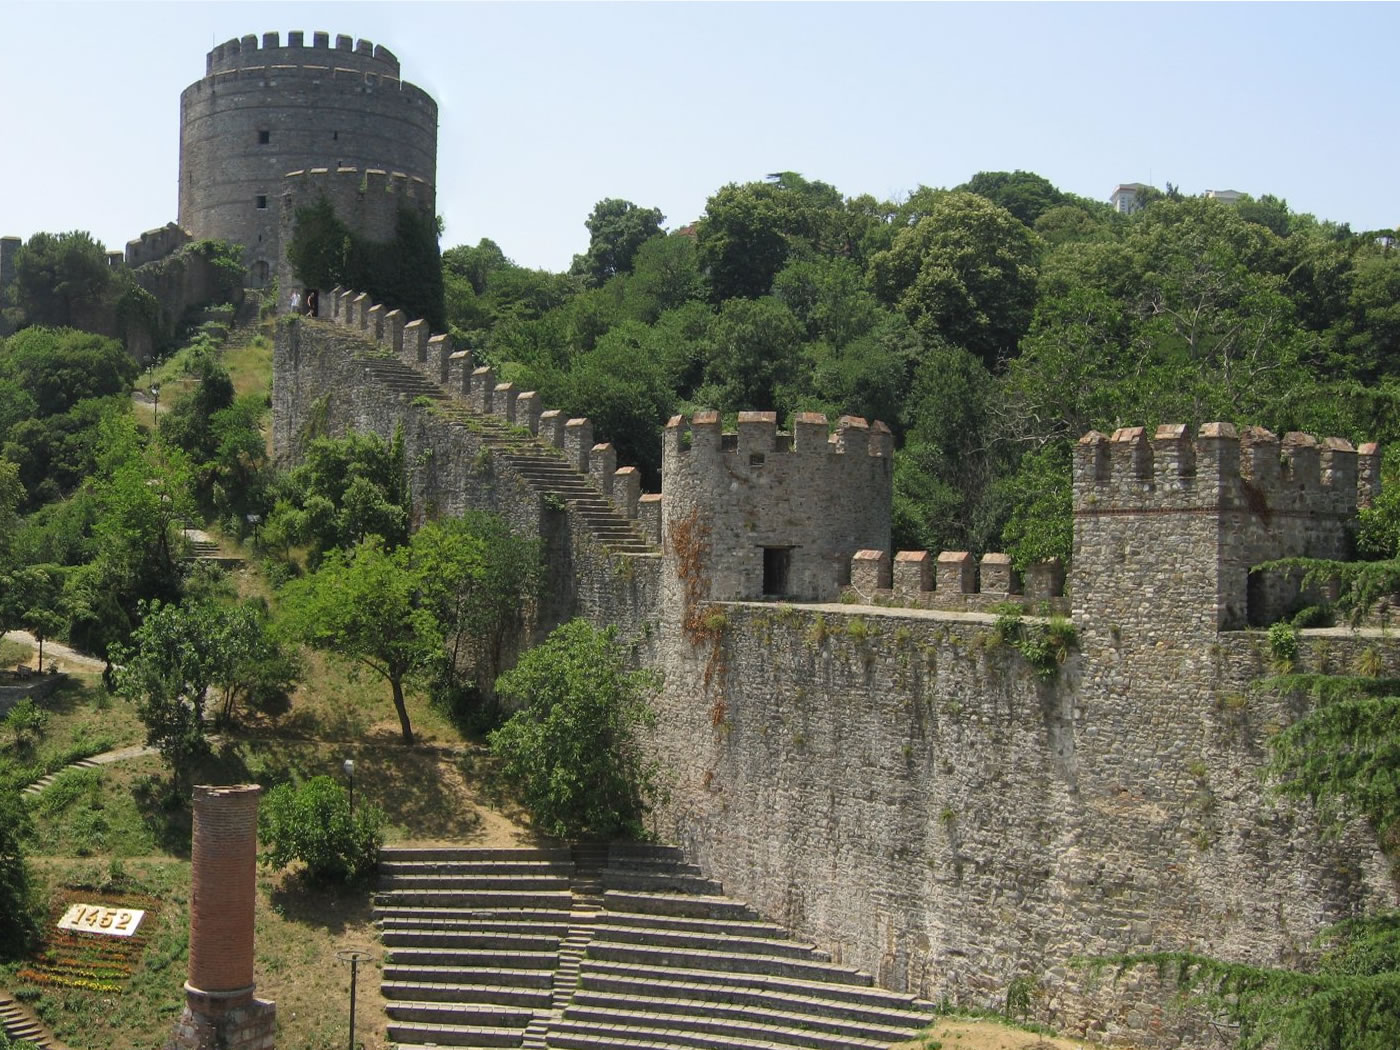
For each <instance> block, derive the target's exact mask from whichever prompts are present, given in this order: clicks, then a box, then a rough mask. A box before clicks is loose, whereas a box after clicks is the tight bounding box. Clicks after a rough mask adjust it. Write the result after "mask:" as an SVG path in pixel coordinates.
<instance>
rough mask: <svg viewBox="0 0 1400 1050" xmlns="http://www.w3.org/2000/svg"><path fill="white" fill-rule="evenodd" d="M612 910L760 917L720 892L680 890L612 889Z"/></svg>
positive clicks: (607, 901) (607, 898)
mask: <svg viewBox="0 0 1400 1050" xmlns="http://www.w3.org/2000/svg"><path fill="white" fill-rule="evenodd" d="M603 903H604V906H605V907H606V908H607V910H608V911H610V912H638V913H641V914H652V915H681V916H685V917H687V918H695V919H757V918H758V917H759V915H758V913H757V912H756V911H754V910H753V909H752V908H750V907H749V906H748V905H747V904H744V903H743V902H742V901H736V900H731V899H730V898H729V897H718V896H710V895H706V896H687V895H682V894H677V893H642V892H635V891H631V890H608V891H607V893H605V894H604V895H603Z"/></svg>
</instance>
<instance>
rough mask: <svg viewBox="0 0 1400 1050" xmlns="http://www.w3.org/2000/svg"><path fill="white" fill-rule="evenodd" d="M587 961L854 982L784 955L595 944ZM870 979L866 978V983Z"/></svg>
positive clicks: (830, 968) (835, 969)
mask: <svg viewBox="0 0 1400 1050" xmlns="http://www.w3.org/2000/svg"><path fill="white" fill-rule="evenodd" d="M588 958H589V959H598V960H600V961H603V962H630V963H639V964H642V965H647V966H652V967H658V968H676V969H688V970H722V971H724V972H726V973H761V974H776V975H778V976H780V977H799V978H801V979H802V980H805V981H826V982H831V983H834V984H839V983H844V982H846V981H849V980H853V979H854V975H853V974H852V972H851V971H850V970H848V969H846V968H845V967H842V966H837V965H835V964H833V963H830V962H825V961H822V960H818V959H794V958H790V957H788V956H785V955H761V954H759V953H757V952H754V953H748V952H724V951H712V950H707V949H703V948H680V947H666V946H652V945H646V944H623V943H619V942H616V941H597V940H595V941H593V942H592V943H591V944H589V946H588ZM869 979H870V978H869V977H868V976H867V977H866V980H867V981H868V980H869Z"/></svg>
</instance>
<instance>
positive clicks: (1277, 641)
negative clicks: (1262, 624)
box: [1269, 622, 1298, 674]
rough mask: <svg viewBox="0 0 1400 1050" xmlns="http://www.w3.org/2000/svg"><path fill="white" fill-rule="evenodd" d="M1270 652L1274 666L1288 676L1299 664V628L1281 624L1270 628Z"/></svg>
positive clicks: (1289, 624)
mask: <svg viewBox="0 0 1400 1050" xmlns="http://www.w3.org/2000/svg"><path fill="white" fill-rule="evenodd" d="M1269 652H1270V653H1271V654H1273V658H1274V666H1275V667H1277V668H1278V669H1279V670H1280V671H1281V672H1283V673H1284V674H1287V673H1288V672H1289V671H1291V670H1293V667H1294V665H1296V664H1297V662H1298V628H1296V627H1294V626H1293V625H1292V624H1291V623H1284V622H1279V623H1276V624H1274V625H1273V626H1272V627H1270V628H1269Z"/></svg>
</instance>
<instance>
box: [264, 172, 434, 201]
mask: <svg viewBox="0 0 1400 1050" xmlns="http://www.w3.org/2000/svg"><path fill="white" fill-rule="evenodd" d="M282 178H283V179H284V180H295V181H290V182H289V181H284V182H283V186H284V187H285V189H286V191H289V192H292V193H301V192H308V193H316V192H318V191H319V192H322V193H325V194H326V196H327V197H332V198H334V197H335V196H337V195H339V194H341V193H345V192H353V193H358V194H360V195H364V196H368V195H370V194H376V193H387V194H391V195H394V194H396V195H398V196H400V197H404V198H406V199H409V200H422V201H425V202H426V207H427V208H428V209H431V208H432V199H433V186H432V183H430V182H429V181H428V180H427V179H425V178H423V177H422V176H421V175H409V174H407V173H405V172H402V171H385V170H384V169H383V168H366V169H364V171H361V170H360V169H359V168H351V167H345V168H329V167H326V168H299V169H298V170H296V171H289V172H287V173H286V174H285V175H283V176H282ZM332 187H334V188H332Z"/></svg>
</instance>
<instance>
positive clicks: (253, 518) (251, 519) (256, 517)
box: [248, 514, 349, 762]
mask: <svg viewBox="0 0 1400 1050" xmlns="http://www.w3.org/2000/svg"><path fill="white" fill-rule="evenodd" d="M248 524H249V525H251V526H252V528H253V546H254V547H256V546H257V545H258V526H259V525H261V524H262V515H261V514H249V515H248ZM346 761H347V762H348V761H349V759H346Z"/></svg>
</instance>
